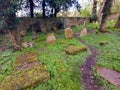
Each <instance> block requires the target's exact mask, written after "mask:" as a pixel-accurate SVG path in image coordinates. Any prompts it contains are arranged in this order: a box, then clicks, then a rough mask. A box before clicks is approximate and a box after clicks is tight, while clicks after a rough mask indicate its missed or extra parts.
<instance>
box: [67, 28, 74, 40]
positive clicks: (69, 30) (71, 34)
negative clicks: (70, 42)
mask: <svg viewBox="0 0 120 90" xmlns="http://www.w3.org/2000/svg"><path fill="white" fill-rule="evenodd" d="M65 37H66V38H67V39H70V38H73V32H72V29H71V28H66V29H65Z"/></svg>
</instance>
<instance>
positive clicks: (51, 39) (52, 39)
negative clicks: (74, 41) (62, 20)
mask: <svg viewBox="0 0 120 90" xmlns="http://www.w3.org/2000/svg"><path fill="white" fill-rule="evenodd" d="M55 42H56V37H55V35H54V34H48V36H47V40H46V43H47V44H53V43H55Z"/></svg>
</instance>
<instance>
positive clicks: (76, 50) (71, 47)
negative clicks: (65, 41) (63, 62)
mask: <svg viewBox="0 0 120 90" xmlns="http://www.w3.org/2000/svg"><path fill="white" fill-rule="evenodd" d="M65 51H66V53H68V54H72V55H75V54H77V53H79V52H82V51H87V47H86V46H75V45H69V46H67V47H66V49H65Z"/></svg>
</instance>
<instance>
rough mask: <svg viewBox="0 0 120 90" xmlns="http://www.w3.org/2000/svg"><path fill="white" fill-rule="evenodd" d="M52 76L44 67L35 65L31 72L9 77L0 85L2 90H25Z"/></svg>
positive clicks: (22, 72)
mask: <svg viewBox="0 0 120 90" xmlns="http://www.w3.org/2000/svg"><path fill="white" fill-rule="evenodd" d="M49 77H50V74H49V73H48V72H47V71H46V70H45V67H44V66H40V65H35V66H33V67H32V68H31V69H29V70H25V71H21V72H19V73H16V74H15V73H13V74H11V75H10V76H7V77H6V78H5V79H4V80H3V81H2V83H1V85H0V90H23V89H26V88H28V87H31V86H35V85H36V84H40V83H42V82H44V81H46V80H47V79H49Z"/></svg>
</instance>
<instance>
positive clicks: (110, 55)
mask: <svg viewBox="0 0 120 90" xmlns="http://www.w3.org/2000/svg"><path fill="white" fill-rule="evenodd" d="M109 25H110V24H109ZM113 26H114V25H113ZM91 28H92V26H91ZM93 28H94V27H93ZM111 28H113V27H111ZM111 28H109V30H110V33H106V34H102V33H98V34H96V32H94V33H92V34H88V35H86V36H84V37H78V39H81V40H84V41H85V42H86V43H87V44H88V45H91V46H94V47H95V48H96V49H97V50H98V51H99V55H98V56H97V59H98V61H97V65H98V66H101V67H106V68H110V69H113V70H116V71H118V72H120V64H119V63H120V50H118V48H120V32H119V29H115V28H114V29H115V30H113V29H111ZM96 31H97V29H96ZM102 41H107V42H108V44H106V45H104V46H100V45H99V43H100V42H102ZM93 75H94V78H95V79H96V80H97V82H96V83H97V84H98V85H100V87H101V90H119V89H118V88H117V87H115V86H114V85H112V84H110V83H108V82H107V81H106V80H104V79H103V78H102V77H100V75H99V74H98V73H97V72H96V70H95V69H94V68H93Z"/></svg>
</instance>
